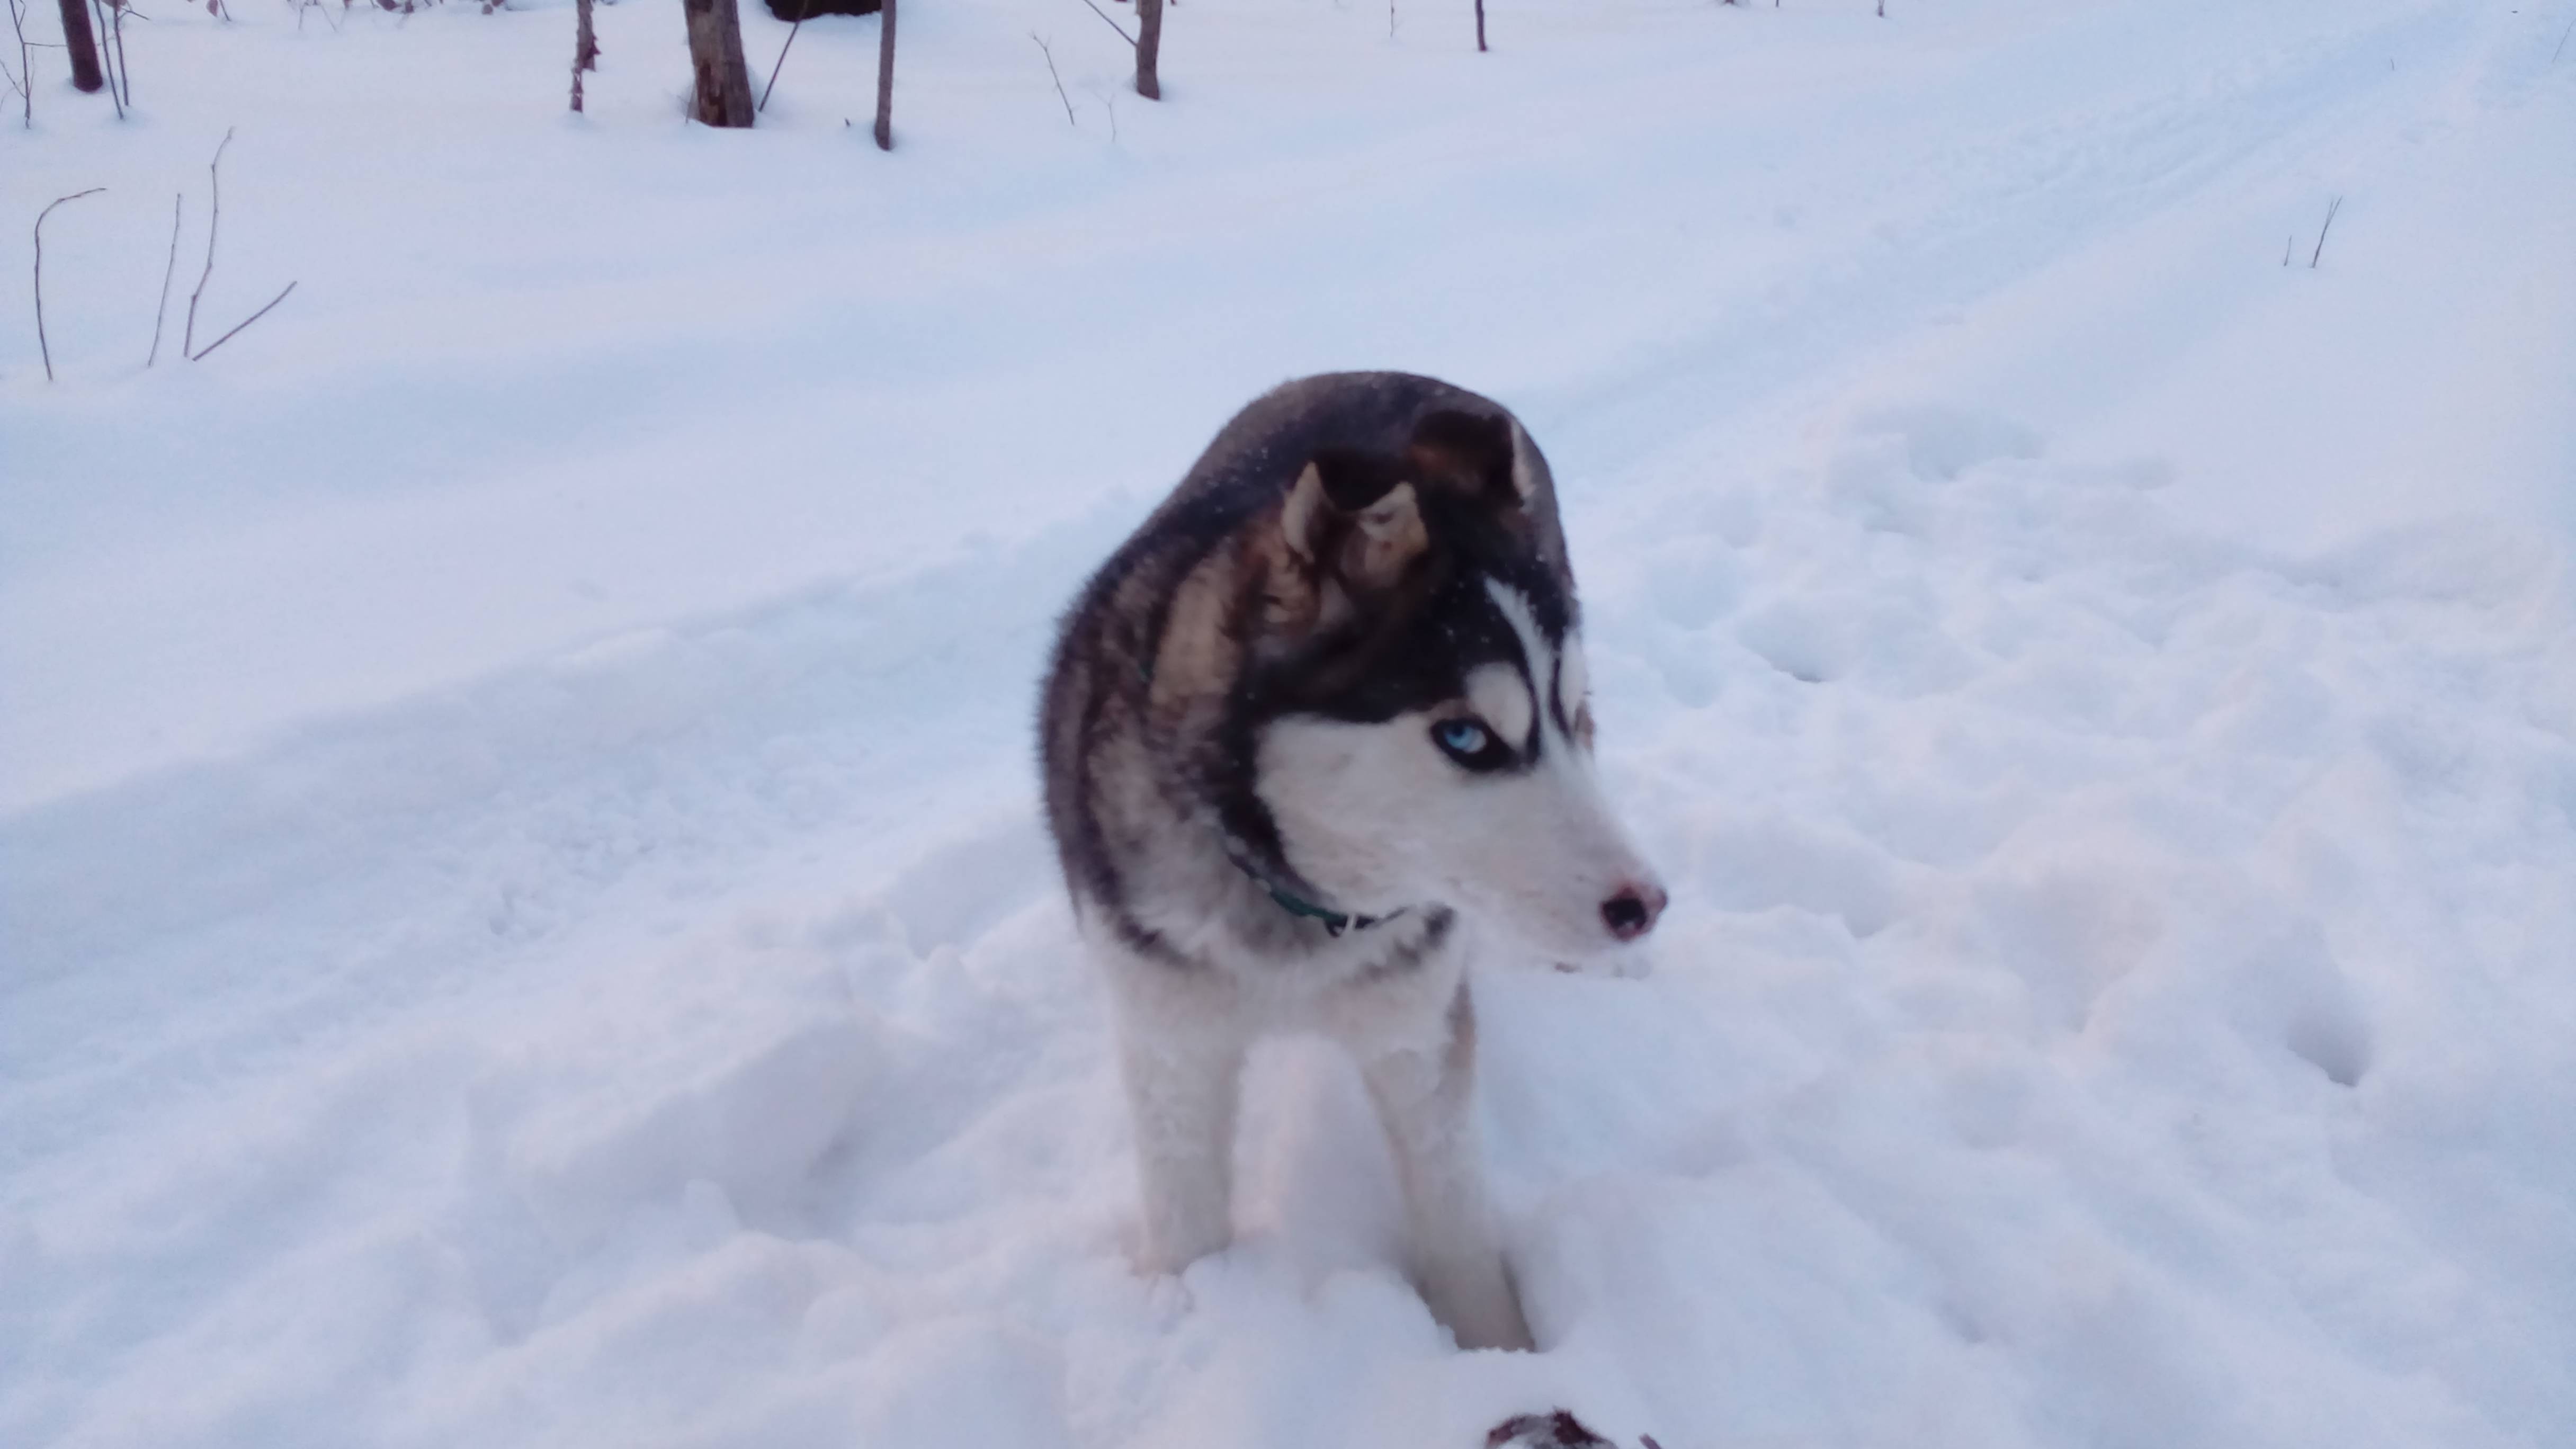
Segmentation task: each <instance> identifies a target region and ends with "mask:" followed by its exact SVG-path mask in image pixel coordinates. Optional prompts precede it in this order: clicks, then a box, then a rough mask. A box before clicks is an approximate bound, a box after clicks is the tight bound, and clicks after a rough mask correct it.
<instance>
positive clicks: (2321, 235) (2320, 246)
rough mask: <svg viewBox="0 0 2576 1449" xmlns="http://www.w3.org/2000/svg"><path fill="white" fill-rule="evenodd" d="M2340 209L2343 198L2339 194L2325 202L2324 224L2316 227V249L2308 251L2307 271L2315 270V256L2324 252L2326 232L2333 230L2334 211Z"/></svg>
mask: <svg viewBox="0 0 2576 1449" xmlns="http://www.w3.org/2000/svg"><path fill="white" fill-rule="evenodd" d="M2341 210H2343V198H2342V197H2340V196H2338V197H2336V198H2335V199H2334V200H2332V201H2329V202H2327V203H2326V224H2325V225H2323V226H2321V227H2318V228H2317V249H2316V250H2315V251H2313V252H2310V253H2308V270H2309V271H2312V272H2313V271H2315V270H2316V269H2317V258H2319V257H2322V256H2324V255H2325V254H2326V233H2327V232H2330V231H2332V230H2334V219H2335V213H2336V212H2338V211H2341Z"/></svg>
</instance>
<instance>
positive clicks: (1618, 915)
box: [1601, 886, 1664, 941]
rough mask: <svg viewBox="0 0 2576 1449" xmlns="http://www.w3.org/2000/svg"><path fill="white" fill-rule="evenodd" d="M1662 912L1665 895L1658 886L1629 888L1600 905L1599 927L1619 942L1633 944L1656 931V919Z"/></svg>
mask: <svg viewBox="0 0 2576 1449" xmlns="http://www.w3.org/2000/svg"><path fill="white" fill-rule="evenodd" d="M1663 913H1664V892H1663V888H1662V887H1660V886H1628V887H1626V888H1624V889H1622V890H1621V891H1620V892H1619V894H1617V895H1615V896H1612V897H1611V898H1610V899H1608V900H1606V901H1603V902H1602V903H1601V924H1603V925H1605V926H1608V927H1609V928H1610V934H1611V935H1613V936H1616V937H1618V938H1619V939H1620V940H1622V941H1633V940H1635V939H1637V938H1638V937H1639V936H1642V935H1644V934H1646V933H1647V932H1648V931H1651V930H1653V929H1654V928H1655V917H1657V916H1660V915H1662V914H1663Z"/></svg>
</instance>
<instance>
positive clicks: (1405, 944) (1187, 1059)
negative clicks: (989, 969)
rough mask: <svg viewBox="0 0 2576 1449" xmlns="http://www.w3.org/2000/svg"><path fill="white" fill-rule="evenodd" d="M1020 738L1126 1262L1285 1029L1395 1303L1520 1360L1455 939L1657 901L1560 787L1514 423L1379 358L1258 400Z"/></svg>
mask: <svg viewBox="0 0 2576 1449" xmlns="http://www.w3.org/2000/svg"><path fill="white" fill-rule="evenodd" d="M1039 729H1040V737H1041V738H1040V749H1041V753H1042V755H1043V763H1044V770H1045V776H1046V804H1047V820H1048V824H1049V826H1050V828H1051V829H1052V831H1053V833H1054V836H1055V842H1056V848H1057V851H1058V854H1059V855H1060V857H1061V858H1062V861H1063V864H1064V872H1065V879H1066V883H1067V885H1068V887H1069V889H1070V891H1071V894H1072V897H1073V903H1074V909H1075V913H1076V916H1077V918H1078V919H1079V920H1080V922H1081V926H1082V929H1083V933H1084V936H1085V938H1086V940H1087V941H1088V942H1089V944H1090V946H1091V949H1092V953H1093V954H1094V955H1095V956H1096V957H1097V959H1098V960H1099V963H1100V965H1101V967H1102V969H1103V971H1104V974H1105V975H1106V977H1107V979H1108V982H1109V986H1110V996H1111V1000H1112V1002H1113V1005H1114V1010H1115V1017H1116V1025H1117V1032H1118V1039H1119V1044H1120V1051H1121V1066H1122V1069H1123V1071H1124V1074H1125V1079H1126V1087H1127V1093H1128V1098H1129V1103H1130V1106H1131V1108H1132V1109H1133V1112H1134V1116H1135V1126H1136V1145H1137V1156H1138V1170H1139V1177H1140V1179H1141V1185H1142V1188H1143V1194H1144V1209H1145V1222H1144V1257H1145V1261H1146V1265H1147V1266H1148V1267H1149V1268H1152V1269H1155V1270H1159V1271H1170V1272H1177V1271H1178V1270H1179V1269H1181V1268H1182V1267H1184V1266H1186V1265H1187V1264H1188V1263H1190V1262H1191V1261H1192V1260H1194V1259H1196V1258H1198V1257H1200V1256H1201V1255H1203V1254H1206V1253H1209V1252H1213V1251H1215V1250H1217V1249H1220V1248H1222V1247H1224V1246H1225V1245H1226V1243H1227V1242H1228V1241H1229V1239H1230V1238H1231V1235H1232V1225H1231V1222H1230V1220H1229V1213H1230V1203H1231V1180H1230V1179H1231V1158H1232V1151H1233V1135H1234V1120H1235V1104H1236V1099H1237V1093H1238V1083H1239V1079H1240V1075H1241V1071H1242V1067H1243V1061H1244V1054H1245V1052H1246V1050H1247V1049H1248V1048H1249V1046H1250V1045H1251V1043H1252V1042H1253V1041H1254V1040H1255V1039H1256V1038H1258V1037H1260V1036H1262V1035H1264V1034H1267V1033H1272V1032H1279V1031H1317V1032H1321V1033H1323V1034H1325V1035H1327V1036H1330V1037H1332V1038H1334V1039H1336V1040H1338V1041H1340V1042H1342V1043H1343V1044H1344V1045H1345V1046H1347V1047H1348V1048H1349V1049H1350V1051H1351V1052H1352V1054H1353V1055H1354V1056H1355V1057H1356V1058H1357V1060H1358V1062H1359V1065H1360V1070H1361V1074H1362V1076H1363V1078H1364V1080H1365V1081H1366V1083H1367V1086H1368V1090H1369V1093H1370V1096H1371V1097H1372V1098H1373V1099H1374V1101H1375V1103H1376V1106H1377V1110H1378V1113H1379V1116H1380V1118H1381V1120H1382V1121H1383V1122H1384V1124H1385V1127H1386V1133H1387V1138H1388V1141H1389V1143H1390V1144H1391V1145H1392V1147H1393V1148H1394V1155H1395V1161H1396V1164H1397V1168H1398V1173H1399V1176H1400V1179H1401V1185H1402V1188H1403V1191H1404V1198H1405V1203H1406V1213H1407V1219H1408V1227H1409V1230H1410V1241H1411V1248H1412V1257H1413V1262H1412V1268H1413V1272H1414V1275H1415V1278H1416V1280H1417V1282H1418V1283H1419V1284H1420V1286H1421V1288H1422V1291H1423V1294H1424V1297H1425V1300H1426V1301H1427V1302H1428V1303H1429V1304H1430V1306H1431V1308H1432V1310H1433V1312H1435V1313H1436V1314H1438V1315H1439V1317H1440V1318H1441V1320H1442V1321H1443V1322H1445V1323H1447V1324H1448V1325H1449V1326H1450V1328H1451V1329H1452V1330H1453V1331H1454V1332H1455V1333H1456V1334H1457V1336H1458V1339H1459V1341H1460V1342H1461V1343H1462V1344H1464V1345H1466V1346H1469V1347H1525V1346H1527V1345H1528V1344H1529V1341H1530V1340H1529V1330H1528V1327H1527V1325H1526V1323H1525V1321H1524V1319H1523V1317H1522V1314H1521V1309H1520V1305H1519V1303H1518V1301H1517V1299H1516V1297H1515V1295H1514V1291H1513V1288H1512V1283H1511V1278H1510V1274H1509V1271H1508V1268H1507V1266H1506V1264H1505V1262H1504V1257H1503V1253H1502V1248H1501V1242H1500V1238H1499V1235H1498V1232H1497V1229H1496V1225H1495V1223H1494V1219H1493V1214H1492V1211H1491V1209H1490V1208H1489V1206H1488V1204H1487V1200H1486V1197H1485V1190H1484V1185H1483V1175H1482V1169H1481V1165H1480V1162H1479V1156H1478V1151H1477V1147H1476V1142H1475V1137H1474V1132H1473V1127H1472V1121H1471V1117H1470V1114H1469V1108H1470V1101H1471V1085H1472V1070H1473V1064H1474V1057H1475V1040H1476V1035H1475V1012H1474V1007H1473V1004H1472V1002H1471V1001H1470V999H1469V995H1468V986H1467V978H1466V974H1465V964H1466V963H1465V957H1466V939H1465V938H1466V937H1467V935H1468V934H1469V932H1470V930H1471V928H1473V927H1475V926H1478V925H1481V924H1491V925H1493V926H1496V927H1499V928H1501V929H1503V930H1505V931H1508V932H1511V933H1513V934H1515V935H1518V936H1520V937H1522V938H1523V939H1525V940H1527V941H1530V942H1531V943H1532V944H1535V945H1537V946H1538V947H1540V948H1541V949H1543V950H1548V951H1552V952H1555V953H1557V954H1560V955H1562V954H1573V953H1588V952H1592V951H1596V950H1600V949H1605V948H1609V947H1612V946H1614V945H1615V944H1616V943H1617V942H1619V941H1622V940H1625V939H1629V938H1633V937H1634V936H1637V935H1641V934H1643V933H1644V932H1645V930H1646V929H1647V928H1649V927H1650V926H1651V925H1652V924H1653V921H1654V917H1655V914H1656V913H1657V912H1658V911H1660V910H1661V909H1662V906H1663V902H1664V893H1663V891H1662V889H1661V888H1660V887H1659V886H1657V885H1656V884H1655V882H1654V878H1653V876H1652V874H1651V873H1650V872H1649V871H1648V870H1647V868H1646V867H1645V865H1644V864H1643V863H1642V862H1641V861H1639V860H1638V858H1637V856H1636V853H1635V851H1634V850H1633V849H1632V848H1631V847H1630V846H1629V845H1628V843H1627V841H1626V838H1625V836H1624V834H1623V833H1622V832H1621V830H1620V829H1619V827H1618V825H1617V824H1616V822H1615V821H1614V820H1613V819H1612V818H1611V816H1610V815H1609V813H1608V811H1607V809H1606V808H1605V807H1604V806H1603V804H1602V801H1601V798H1600V795H1599V792H1598V790H1597V788H1596V787H1595V785H1594V783H1593V776H1592V769H1591V741H1592V720H1591V713H1590V709H1589V707H1588V705H1587V703H1586V695H1585V683H1584V672H1583V655H1582V649H1581V643H1580V639H1579V636H1578V633H1577V614H1576V608H1575V595H1574V575H1573V571H1572V569H1571V567H1570V566H1569V564H1568V562H1567V559H1566V550H1565V539H1564V536H1563V533H1562V531H1561V529H1560V527H1559V524H1558V521H1557V509H1556V494H1555V482H1554V479H1553V478H1552V477H1551V476H1550V474H1549V472H1548V468H1547V462H1546V459H1545V458H1543V457H1542V456H1541V455H1540V453H1539V451H1538V448H1537V446H1536V445H1535V444H1533V443H1532V442H1531V441H1530V438H1529V435H1528V433H1527V432H1526V431H1525V430H1524V429H1523V428H1522V427H1521V425H1520V423H1519V421H1518V420H1517V419H1515V418H1514V417H1513V416H1512V415H1511V414H1510V413H1509V412H1506V411H1505V410H1504V409H1502V408H1501V407H1499V406H1497V405H1496V404H1494V403H1493V402H1491V401H1488V400H1487V399H1485V398H1482V397H1478V396H1477V395H1475V394H1473V393H1469V392H1465V391H1462V390H1460V389H1458V388H1455V387H1451V386H1449V385H1448V384H1446V383H1442V382H1437V381H1434V380H1432V379H1430V378H1425V377H1413V376H1408V375H1405V374H1400V373H1339V374H1332V375H1328V376H1323V377H1312V378H1307V379H1304V380H1302V381H1299V382H1293V383H1289V384H1287V385H1286V386H1283V387H1280V388H1278V389H1276V390H1274V391H1272V392H1270V393H1268V394H1267V395H1265V396H1263V397H1261V398H1259V399H1258V400H1256V401H1255V402H1253V403H1252V405H1251V406H1249V407H1247V408H1245V409H1244V410H1243V411H1242V412H1241V413H1240V414H1238V415H1237V416H1236V417H1235V419H1234V420H1233V421H1232V422H1230V423H1228V424H1227V425H1226V426H1225V428H1224V430H1223V431H1221V432H1220V433H1218V434H1217V437H1216V440H1215V441H1214V442H1213V443H1211V444H1210V445H1209V446H1208V449H1207V452H1206V453H1205V454H1204V455H1202V456H1201V457H1200V459H1199V461H1198V464H1197V466H1195V467H1193V468H1192V469H1191V470H1190V473H1189V476H1188V477H1186V478H1185V479H1183V480H1182V482H1181V484H1180V486H1179V487H1178V488H1176V489H1175V490H1173V492H1172V495H1171V496H1170V497H1169V498H1168V499H1166V500H1165V501H1164V503H1163V505H1162V506H1161V507H1160V508H1158V509H1156V510H1155V512H1154V514H1153V516H1152V517H1150V518H1148V519H1147V520H1146V521H1145V523H1144V525H1143V526H1142V527H1140V528H1139V529H1138V530H1137V531H1136V533H1135V535H1134V536H1133V537H1131V538H1130V539H1128V540H1127V542H1126V544H1125V545H1124V546H1123V547H1121V548H1120V549H1119V550H1118V551H1117V553H1116V554H1114V555H1113V556H1111V558H1110V559H1109V561H1108V563H1107V564H1105V565H1104V566H1103V567H1102V568H1101V570H1100V572H1099V573H1098V574H1097V575H1095V576H1094V577H1093V578H1092V580H1091V582H1090V583H1089V585H1088V586H1087V587H1085V588H1084V590H1083V591H1082V594H1081V595H1080V597H1079V598H1078V599H1077V600H1076V601H1075V603H1074V606H1073V608H1072V609H1071V611H1070V612H1069V613H1068V614H1067V615H1066V617H1065V620H1064V626H1063V633H1062V636H1061V638H1060V639H1059V641H1058V644H1057V648H1056V654H1055V661H1054V667H1053V670H1052V672H1051V673H1050V675H1049V677H1048V680H1047V685H1046V694H1045V700H1044V704H1043V709H1042V717H1041V720H1040V724H1039Z"/></svg>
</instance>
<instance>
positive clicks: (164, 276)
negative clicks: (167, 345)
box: [143, 191, 188, 367]
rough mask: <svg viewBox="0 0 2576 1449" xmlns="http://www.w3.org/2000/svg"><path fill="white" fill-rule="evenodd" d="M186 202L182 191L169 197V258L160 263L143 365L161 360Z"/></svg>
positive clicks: (185, 195)
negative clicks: (147, 353)
mask: <svg viewBox="0 0 2576 1449" xmlns="http://www.w3.org/2000/svg"><path fill="white" fill-rule="evenodd" d="M187 204H188V194H187V193H186V192H184V191H183V192H181V193H179V194H178V195H176V196H173V197H171V198H170V260H168V261H166V262H164V263H162V264H161V305H160V306H158V307H155V308H153V309H152V355H151V356H149V357H146V358H144V359H143V365H144V366H145V367H150V366H151V365H152V364H154V363H156V362H158V361H160V360H161V323H162V321H163V319H165V318H167V317H168V316H169V315H170V277H171V274H172V273H174V272H176V271H178V270H179V215H180V213H181V212H182V211H183V210H185V209H186V207H187Z"/></svg>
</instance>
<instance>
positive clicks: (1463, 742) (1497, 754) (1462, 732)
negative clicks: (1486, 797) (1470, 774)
mask: <svg viewBox="0 0 2576 1449" xmlns="http://www.w3.org/2000/svg"><path fill="white" fill-rule="evenodd" d="M1431 742H1432V743H1433V744H1435V745H1438V746H1439V747H1440V751H1441V753H1442V754H1445V755H1447V756H1448V757H1449V758H1450V759H1452V760H1455V761H1457V762H1458V763H1459V764H1460V765H1463V766H1465V767H1466V768H1467V769H1470V770H1476V771H1480V772H1481V771H1485V770H1495V769H1500V768H1502V767H1503V766H1504V765H1506V764H1508V763H1510V761H1511V751H1509V750H1506V749H1504V748H1503V746H1502V742H1501V741H1500V740H1497V739H1495V738H1494V732H1493V731H1492V730H1489V729H1487V728H1485V726H1484V724H1483V722H1482V721H1479V720H1472V719H1444V720H1442V721H1440V722H1439V723H1438V724H1435V725H1433V726H1432V727H1431Z"/></svg>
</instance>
